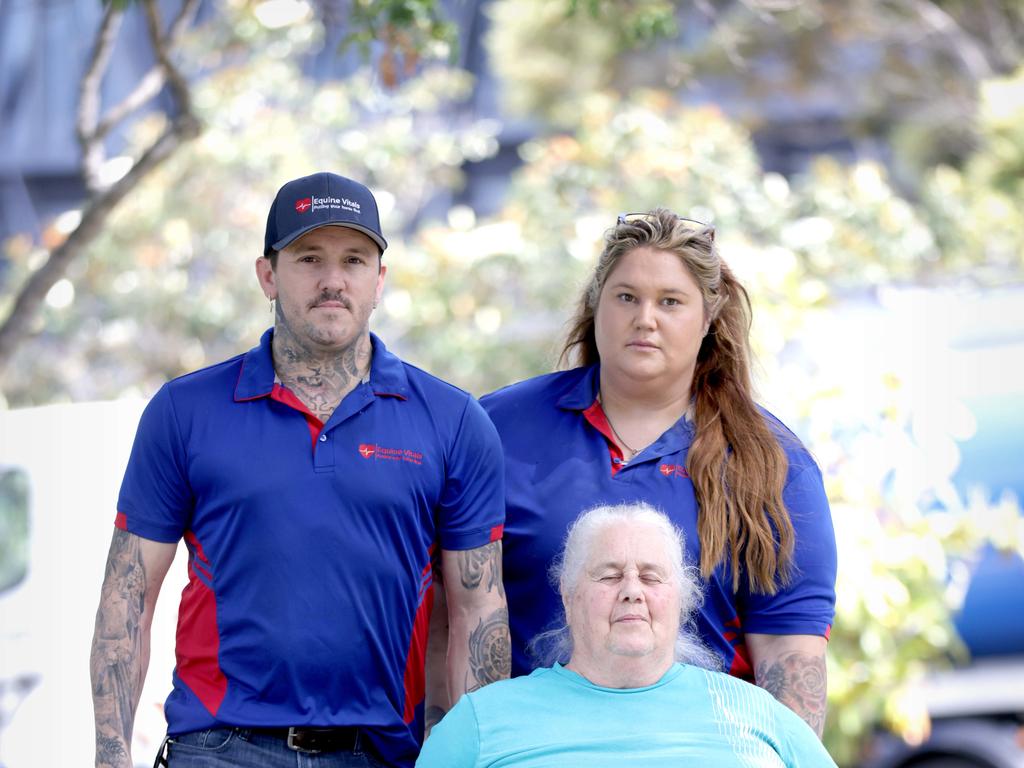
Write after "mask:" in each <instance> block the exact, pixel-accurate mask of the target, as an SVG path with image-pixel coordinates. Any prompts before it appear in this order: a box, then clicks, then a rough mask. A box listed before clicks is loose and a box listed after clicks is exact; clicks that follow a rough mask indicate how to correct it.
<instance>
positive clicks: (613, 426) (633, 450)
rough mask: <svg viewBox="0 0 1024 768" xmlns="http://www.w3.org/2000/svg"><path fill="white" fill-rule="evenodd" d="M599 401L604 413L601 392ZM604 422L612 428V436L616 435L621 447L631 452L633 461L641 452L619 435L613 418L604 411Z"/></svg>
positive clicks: (630, 455) (598, 395) (598, 396)
mask: <svg viewBox="0 0 1024 768" xmlns="http://www.w3.org/2000/svg"><path fill="white" fill-rule="evenodd" d="M597 401H598V402H599V403H601V410H603V411H604V403H602V402H601V393H600V392H599V393H598V394H597ZM604 420H605V421H607V422H608V426H609V427H611V428H612V434H613V435H615V439H616V440H618V441H619V445H621V446H622V447H623V448H625V449H626V450H627V451H629V458H631V459H632V458H633V457H634V456H636V455H637V454H638V453H640V451H638V450H637V449H636V448H633V447H632V446H631V445H630V444H629V443H627V442H626V441H625V440H623V439H622V435H620V434H619V431H618V430H617V429H616V428H615V425H614V424H612V420H611V417H609V416H608V411H604Z"/></svg>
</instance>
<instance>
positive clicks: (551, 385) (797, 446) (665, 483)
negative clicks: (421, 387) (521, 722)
mask: <svg viewBox="0 0 1024 768" xmlns="http://www.w3.org/2000/svg"><path fill="white" fill-rule="evenodd" d="M598 384H599V369H598V367H597V366H591V367H585V368H575V369H573V370H570V371H561V372H557V373H552V374H547V375H544V376H538V377H536V378H533V379H528V380H527V381H523V382H520V383H518V384H513V385H512V386H509V387H505V388H504V389H500V390H498V391H497V392H494V393H492V394H490V395H485V396H484V397H482V398H481V400H480V403H481V405H483V407H484V409H485V410H486V411H487V413H488V415H489V416H490V417H491V420H492V421H493V422H494V424H495V426H496V427H497V428H498V434H499V435H501V441H502V446H503V448H504V451H505V489H506V490H505V493H506V496H505V518H506V519H505V535H504V539H503V541H502V548H503V551H504V573H505V591H506V596H507V598H508V609H509V626H510V629H511V633H512V674H513V675H523V674H528V673H529V672H530V671H531V670H532V669H534V668H536V667H537V666H538V660H536V659H534V658H531V656H530V654H529V652H528V650H527V644H528V643H529V642H530V640H531V639H533V638H534V637H535V636H536V635H537V634H539V633H540V632H542V631H544V630H546V629H550V628H551V627H552V625H553V624H557V623H558V622H559V620H560V619H561V613H562V604H561V599H560V598H559V596H558V593H557V591H556V589H555V588H554V587H553V586H552V585H551V583H550V581H549V578H548V573H549V570H550V568H551V564H552V562H553V561H554V558H555V557H556V556H557V555H558V554H559V552H560V551H561V548H562V544H563V543H564V541H565V535H566V532H567V530H568V527H569V524H570V523H571V522H572V521H573V520H575V519H576V517H578V516H579V514H580V513H581V512H583V511H584V510H587V509H590V508H591V507H594V506H597V505H599V504H621V503H628V502H635V501H644V502H647V503H649V504H651V505H653V506H654V507H656V508H657V509H660V510H661V511H662V512H664V513H666V514H667V515H668V516H669V517H670V518H672V520H673V521H674V522H675V524H676V525H678V526H679V527H680V528H682V530H683V533H684V534H685V535H686V549H687V552H686V555H687V558H688V560H689V561H690V562H691V563H698V562H700V540H699V537H698V536H697V514H698V507H697V498H696V495H695V493H694V488H693V483H692V482H691V480H690V477H689V473H688V472H687V470H686V457H687V452H688V450H689V448H690V443H691V442H692V440H693V425H692V423H691V422H689V421H688V420H687V419H686V418H685V417H684V418H682V419H680V420H679V421H678V422H677V423H676V424H674V425H673V426H672V427H670V428H669V429H668V430H666V432H665V433H664V434H663V435H662V436H661V437H659V438H658V439H657V440H656V441H655V442H654V443H653V444H651V445H649V446H648V447H647V448H645V449H644V450H643V451H642V452H641V453H640V454H638V455H637V456H636V457H634V458H633V459H632V460H631V461H629V462H628V463H623V462H622V461H621V454H619V452H618V449H617V447H612V448H611V449H610V445H612V440H611V438H612V435H611V432H610V430H609V428H608V425H607V420H606V419H605V417H604V414H603V412H602V411H601V407H600V404H599V403H597V393H598ZM765 418H766V419H767V420H768V422H769V425H770V426H771V428H772V429H773V430H774V431H775V433H776V435H777V436H778V437H779V442H780V444H781V445H782V447H783V449H784V450H785V453H786V457H787V459H788V461H789V472H788V475H787V478H786V485H785V488H784V490H783V501H784V502H785V504H786V508H787V509H788V510H789V514H790V518H791V520H792V522H793V528H794V529H795V533H796V548H795V552H794V561H795V566H796V567H795V570H794V577H793V580H792V582H791V583H790V584H789V585H788V586H787V587H786V588H785V589H782V590H780V591H778V592H777V593H776V594H775V595H762V594H754V593H751V592H750V591H749V590H748V589H747V588H746V579H745V578H742V579H741V581H742V584H743V586H742V588H741V589H740V591H738V592H733V589H732V576H731V567H730V566H729V564H728V562H726V563H723V564H721V565H720V566H719V567H718V568H717V569H716V570H715V572H714V574H713V576H712V578H711V579H710V580H709V581H708V582H707V583H706V584H705V589H704V604H703V605H702V606H701V608H700V611H699V613H698V614H697V616H696V617H695V620H696V625H697V629H698V631H699V632H700V634H701V636H702V637H703V638H704V640H705V642H706V643H707V644H708V645H709V646H710V647H711V648H712V650H714V651H715V652H716V653H718V654H719V655H720V656H721V657H722V660H723V662H724V669H725V670H727V671H729V672H730V673H732V674H734V675H736V676H738V677H744V678H748V679H749V678H752V676H753V675H752V671H751V669H750V658H749V654H748V653H747V650H746V646H745V643H744V636H745V633H747V632H754V633H763V634H773V635H776V634H777V635H788V634H807V635H821V636H826V637H827V636H828V633H829V629H830V627H831V623H832V619H833V614H834V606H835V577H836V548H835V534H834V532H833V529H832V517H831V514H830V512H829V506H828V499H827V498H826V496H825V490H824V487H823V485H822V479H821V472H820V471H819V470H818V467H817V465H816V464H815V463H814V460H813V459H812V458H811V456H810V455H809V454H808V453H807V451H806V450H805V449H804V447H803V446H802V445H801V443H800V441H799V440H798V439H797V438H796V437H795V436H794V435H793V433H792V432H790V431H789V430H788V429H786V427H785V426H783V425H782V423H781V422H779V421H778V420H777V419H775V417H774V416H771V415H770V414H768V413H765Z"/></svg>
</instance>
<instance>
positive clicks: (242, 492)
mask: <svg viewBox="0 0 1024 768" xmlns="http://www.w3.org/2000/svg"><path fill="white" fill-rule="evenodd" d="M386 247H387V242H386V241H385V239H384V237H383V235H382V233H381V229H380V222H379V218H378V213H377V205H376V201H375V200H374V198H373V195H372V194H371V193H370V191H369V190H368V189H367V188H366V187H364V186H363V185H361V184H358V183H356V182H354V181H352V180H350V179H346V178H344V177H341V176H337V175H334V174H329V173H318V174H315V175H312V176H307V177H304V178H301V179H297V180H295V181H292V182H289V183H288V184H285V185H284V186H283V187H282V188H281V189H280V191H279V192H278V194H277V197H276V198H275V200H274V203H273V205H272V207H271V209H270V215H269V217H268V220H267V231H266V240H265V247H264V253H263V256H262V257H261V258H259V259H257V260H256V274H257V277H258V279H259V284H260V286H261V288H262V289H263V292H264V294H265V295H266V296H267V298H268V299H270V301H271V302H272V303H273V304H274V305H276V307H275V310H274V315H275V319H274V327H273V328H272V329H270V330H268V331H267V332H266V333H265V334H264V335H263V337H262V339H261V342H260V345H259V346H258V347H256V348H254V349H252V350H250V351H249V352H247V353H245V354H243V355H240V356H238V357H235V358H232V359H231V360H227V361H225V362H223V363H220V364H219V365H214V366H211V367H209V368H205V369H203V370H200V371H196V372H194V373H191V374H188V375H186V376H182V377H181V378H178V379H174V380H173V381H170V382H168V383H167V384H165V385H164V386H163V387H162V388H161V389H160V391H159V392H157V394H156V395H155V396H154V398H153V400H152V401H151V402H150V403H149V405H148V406H147V408H146V411H145V413H144V414H143V416H142V419H141V421H140V423H139V429H138V433H137V435H136V438H135V444H134V447H133V449H132V454H131V459H130V460H129V464H128V468H127V470H126V472H125V477H124V482H123V484H122V486H121V492H120V495H119V498H118V507H117V509H118V512H117V517H116V524H115V525H116V527H115V531H114V536H113V541H112V543H111V547H110V553H109V556H108V559H107V566H106V575H105V578H104V583H103V588H102V594H101V598H100V607H99V610H98V611H97V615H96V631H95V637H94V639H93V647H92V659H91V664H90V667H91V673H92V681H93V701H94V709H95V714H96V765H97V766H118V767H121V766H131V765H132V760H131V755H130V744H131V732H132V725H133V721H134V712H135V707H136V706H137V704H138V701H139V695H140V693H141V690H142V683H143V680H144V678H145V673H146V665H147V663H148V649H149V628H150V621H151V617H152V613H153V607H154V605H155V602H156V597H157V593H158V591H159V589H160V585H161V583H162V581H163V579H164V576H165V574H166V573H167V570H168V568H169V566H170V564H171V561H172V560H173V557H174V552H175V549H176V547H177V542H178V540H179V539H182V538H183V539H184V540H185V544H186V547H187V548H188V555H189V559H188V576H189V582H188V586H187V587H186V588H185V589H184V591H183V592H182V596H181V605H180V608H179V615H178V631H177V644H176V656H177V665H176V667H175V670H174V674H173V691H172V692H171V694H170V696H169V697H168V699H167V702H166V706H165V714H166V716H167V721H168V741H167V742H166V749H163V748H162V749H161V759H164V758H165V759H166V760H167V762H168V764H169V765H170V766H171V768H191V767H192V766H253V767H254V768H255V767H256V766H259V768H264V767H268V768H277V767H278V766H280V767H282V768H283V767H284V766H298V765H306V764H307V763H306V762H303V761H304V760H308V759H309V755H311V754H315V755H316V763H315V764H316V765H319V766H325V768H326V767H328V766H332V767H333V766H378V765H394V766H410V765H412V763H413V761H414V760H415V758H416V754H417V752H418V750H419V746H420V742H421V740H422V709H423V706H422V701H423V691H424V654H425V647H426V640H427V637H426V635H427V632H426V630H427V625H428V622H429V616H430V611H431V605H432V594H433V590H432V589H431V585H432V581H433V567H434V565H433V564H434V563H436V562H438V561H439V562H440V567H441V572H442V574H443V576H444V580H445V582H446V586H447V597H448V603H449V608H448V613H449V620H450V623H451V636H450V640H449V647H448V657H447V662H448V663H447V684H448V688H449V691H450V692H451V696H452V699H453V700H454V699H457V698H458V697H459V695H461V694H462V693H463V692H465V691H467V690H473V689H475V688H479V687H481V686H483V685H486V684H487V683H489V682H492V681H494V680H496V679H499V678H504V677H508V673H509V665H510V661H509V638H508V623H507V609H506V605H505V594H504V589H503V587H502V583H501V549H500V547H501V542H500V537H501V530H502V524H503V520H504V503H503V487H502V482H503V481H502V476H503V472H502V459H501V449H500V445H499V442H498V438H497V435H496V433H495V431H494V428H493V427H492V426H491V424H490V421H489V420H488V419H487V417H486V416H485V414H484V412H483V411H482V409H481V408H480V406H479V405H478V404H477V403H476V401H475V400H474V399H473V398H472V397H470V396H469V395H468V394H467V393H465V392H463V391H461V390H459V389H456V388H455V387H453V386H451V385H449V384H446V383H444V382H443V381H440V380H439V379H436V378H434V377H433V376H430V375H429V374H426V373H424V372H423V371H421V370H419V369H417V368H415V367H413V366H411V365H408V364H406V363H404V362H402V361H401V360H399V359H398V358H397V357H395V356H394V355H393V354H391V353H390V352H388V351H387V349H386V348H385V347H384V344H383V343H382V342H381V341H380V339H378V338H377V337H376V336H375V335H373V334H371V333H370V331H369V319H370V315H371V314H372V313H373V309H374V308H375V307H376V306H377V303H378V301H379V300H380V297H381V292H382V290H383V287H384V278H385V275H386V272H387V267H385V266H383V265H382V264H381V256H382V254H383V251H384V249H385V248H386Z"/></svg>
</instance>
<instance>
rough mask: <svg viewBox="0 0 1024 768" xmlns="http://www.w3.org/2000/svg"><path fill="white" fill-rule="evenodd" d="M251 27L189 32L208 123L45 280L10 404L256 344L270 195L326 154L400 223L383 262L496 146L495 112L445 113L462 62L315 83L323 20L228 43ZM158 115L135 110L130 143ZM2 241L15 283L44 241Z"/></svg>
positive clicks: (138, 384) (238, 18)
mask: <svg viewBox="0 0 1024 768" xmlns="http://www.w3.org/2000/svg"><path fill="white" fill-rule="evenodd" d="M258 29H259V25H258V24H257V23H255V21H254V19H253V18H252V16H251V15H250V14H249V12H248V11H247V10H246V9H244V8H243V9H241V10H239V11H238V12H237V13H236V14H235V15H225V16H224V17H223V19H222V24H220V25H217V26H214V27H212V28H210V29H209V30H207V31H206V32H204V35H205V37H204V38H201V39H199V40H196V41H195V42H194V43H193V44H194V45H195V46H196V48H197V49H198V50H200V51H208V52H210V53H206V54H203V58H200V59H199V61H200V62H201V63H203V65H205V66H210V67H211V70H212V71H213V74H211V75H210V76H208V77H207V78H206V79H204V80H203V81H202V82H201V83H200V84H198V85H197V86H196V87H195V89H194V103H195V108H196V110H197V112H198V113H199V115H200V117H201V118H202V120H203V123H204V125H205V130H204V132H203V134H202V136H201V137H200V138H199V139H197V140H196V141H195V142H193V143H191V144H190V145H188V146H187V147H186V148H184V149H182V150H181V151H180V152H179V153H178V154H177V155H176V156H175V157H174V158H173V159H172V160H171V161H169V162H168V163H167V164H166V165H165V166H163V167H162V168H161V169H160V170H159V171H158V172H157V173H155V174H154V175H153V176H152V177H151V178H149V179H147V180H146V182H145V183H144V184H142V185H140V186H139V187H138V188H137V189H136V190H134V191H133V193H132V195H131V196H130V198H128V199H127V200H126V201H125V202H124V203H123V204H122V205H121V206H119V208H118V209H117V211H116V212H115V214H114V215H113V216H112V217H111V220H110V222H109V226H108V227H107V229H106V230H105V231H104V233H103V234H102V235H101V237H99V238H98V239H97V240H96V242H95V243H93V245H92V247H91V248H90V250H89V253H88V257H87V259H85V260H82V261H80V262H78V263H77V264H75V265H74V266H73V268H72V271H71V273H70V274H69V276H68V277H69V282H68V283H67V284H65V285H64V286H59V287H61V288H62V289H63V290H65V291H72V292H73V301H71V302H70V303H67V304H65V303H64V302H62V301H57V300H55V298H54V295H53V294H51V300H50V301H49V302H48V303H47V306H46V307H44V309H43V317H42V318H41V322H40V328H39V334H38V335H37V336H36V338H35V339H34V340H33V344H31V345H26V346H25V347H23V348H22V349H21V350H20V351H19V352H18V353H17V356H16V358H15V361H14V364H13V365H12V366H11V369H10V373H9V375H8V377H7V379H6V381H5V384H6V388H5V394H6V395H7V397H8V399H9V402H10V403H11V404H12V405H29V404H36V403H43V402H53V401H55V400H65V399H71V400H88V399H96V398H103V397H117V396H123V395H127V394H132V393H142V394H147V395H148V394H150V393H151V392H152V391H154V389H155V388H156V387H157V386H158V385H159V384H160V383H162V382H163V381H165V380H166V379H167V378H169V377H172V376H176V375H180V374H182V373H185V372H187V371H189V370H192V369H194V368H196V367H199V366H202V365H207V364H210V363H213V362H216V361H218V360H222V359H225V358H227V357H230V356H232V355H234V354H237V353H238V352H240V351H243V350H245V349H247V348H248V347H250V346H252V345H253V344H255V342H256V340H257V339H258V336H259V334H260V333H261V332H262V331H263V330H264V329H265V328H266V327H268V326H269V325H270V324H271V323H272V318H271V316H270V314H269V311H268V307H267V304H266V302H265V301H264V300H263V298H262V295H261V294H260V292H259V290H258V288H257V284H256V281H255V274H254V268H253V263H254V261H255V259H256V258H257V257H258V256H259V255H261V254H262V248H263V245H262V236H263V229H264V226H265V223H266V215H267V209H268V207H269V203H270V201H271V200H272V199H273V195H274V193H275V191H276V190H277V188H278V187H279V186H280V185H281V184H282V183H284V182H285V181H287V180H288V179H291V178H295V177H297V176H300V175H303V174H305V173H310V172H313V171H315V170H320V169H324V168H330V169H333V170H336V171H338V172H341V173H346V174H349V175H351V176H353V177H354V178H358V179H361V180H363V181H365V182H366V183H367V184H369V185H370V186H371V187H372V188H373V189H375V190H376V191H377V192H378V197H379V200H380V202H381V208H382V216H383V224H384V228H385V231H386V232H389V233H395V234H394V235H391V236H389V239H390V240H393V241H396V245H395V247H393V248H390V249H389V250H388V252H387V254H386V256H385V263H389V264H391V263H394V264H396V265H401V263H402V259H403V254H402V248H401V244H400V240H401V238H400V237H398V236H397V234H398V233H399V232H401V231H402V230H403V228H404V227H405V226H406V225H407V223H408V222H409V221H411V220H412V219H413V217H414V216H416V215H418V213H419V211H420V209H421V208H422V206H423V205H425V204H426V203H427V202H428V201H429V200H430V199H431V198H432V197H433V196H434V195H435V194H436V193H437V192H438V191H439V190H444V189H447V188H450V187H457V186H458V185H459V184H460V183H461V180H462V175H461V170H460V167H461V166H462V164H463V163H464V162H466V161H469V160H480V159H482V158H484V157H486V156H488V155H489V154H490V153H493V152H494V151H495V149H496V146H497V145H496V142H495V140H494V137H493V131H494V130H495V127H494V126H487V125H483V126H478V125H473V124H469V125H452V124H451V122H450V121H449V120H448V119H446V118H445V117H443V115H444V112H445V108H446V105H448V104H450V103H452V102H453V101H459V100H461V99H463V98H464V97H465V95H466V94H467V93H468V89H469V86H470V81H469V78H468V77H467V76H466V75H465V74H464V73H459V72H456V71H452V70H449V69H446V68H444V67H440V66H438V67H431V68H428V69H426V70H424V72H423V73H422V74H421V75H420V76H418V77H415V78H411V79H409V80H408V81H405V82H403V83H402V84H401V85H399V86H398V87H396V88H393V89H387V90H384V89H382V88H381V86H380V83H379V80H378V79H377V77H376V75H375V74H374V73H373V72H371V71H369V70H363V71H360V72H358V73H356V74H354V75H353V76H352V77H350V78H349V79H348V80H346V81H345V82H343V83H336V84H320V85H316V84H314V83H313V82H312V81H310V80H307V79H306V78H305V77H303V76H302V74H301V71H300V70H299V67H298V62H299V61H300V60H301V59H300V57H301V55H302V54H303V53H304V52H305V51H307V50H309V49H311V48H312V47H314V46H316V45H318V44H319V42H320V39H321V36H322V32H321V29H320V25H319V24H317V23H316V22H314V21H312V20H308V19H307V20H305V21H302V22H298V23H296V24H294V25H292V26H291V27H289V28H288V29H287V30H284V31H283V32H282V31H278V32H277V33H276V34H275V35H274V42H273V43H272V44H268V45H267V46H266V47H265V48H263V54H262V55H261V56H259V57H256V58H255V59H253V60H249V59H248V58H246V57H237V58H235V57H233V56H232V54H231V50H232V43H231V42H230V41H231V40H237V39H239V38H240V37H241V36H243V35H244V36H247V37H248V39H250V40H254V39H257V34H258ZM216 43H220V44H216ZM160 127H161V126H160V124H159V121H157V120H150V121H146V122H143V123H141V124H140V125H139V128H138V138H139V141H140V143H143V142H144V141H145V139H146V138H147V136H149V135H152V134H154V133H156V132H157V131H158V130H159V129H160ZM50 235H51V236H53V237H59V233H57V232H52V233H50ZM9 255H10V257H11V261H12V265H13V267H14V271H15V273H16V274H14V275H12V278H13V280H12V282H13V283H15V284H16V283H17V281H18V278H19V277H20V273H24V272H25V271H27V270H28V269H30V268H31V267H32V265H33V263H34V262H35V261H36V260H37V259H38V257H39V252H38V250H36V249H34V248H32V247H31V246H30V245H29V244H28V243H27V241H24V240H21V241H16V242H14V243H12V244H11V245H10V247H9ZM72 286H73V287H72ZM55 360H60V361H61V362H60V365H54V363H53V361H55Z"/></svg>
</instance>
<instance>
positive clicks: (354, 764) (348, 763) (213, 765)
mask: <svg viewBox="0 0 1024 768" xmlns="http://www.w3.org/2000/svg"><path fill="white" fill-rule="evenodd" d="M167 764H168V768H386V766H385V764H384V763H382V762H380V761H379V760H378V759H377V758H375V757H373V756H372V755H370V754H368V753H367V752H365V751H364V747H363V745H362V744H361V743H360V739H359V738H358V737H357V738H356V744H355V748H354V749H352V750H351V751H348V750H344V751H339V752H321V753H319V754H309V753H305V752H296V751H294V750H292V749H289V748H288V745H287V744H286V743H285V740H284V739H282V738H279V737H277V736H273V735H270V734H266V733H260V732H259V731H254V730H249V729H247V728H211V729H210V730H208V731H192V732H191V733H182V734H179V735H177V736H172V737H171V738H170V740H169V741H168V743H167Z"/></svg>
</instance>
